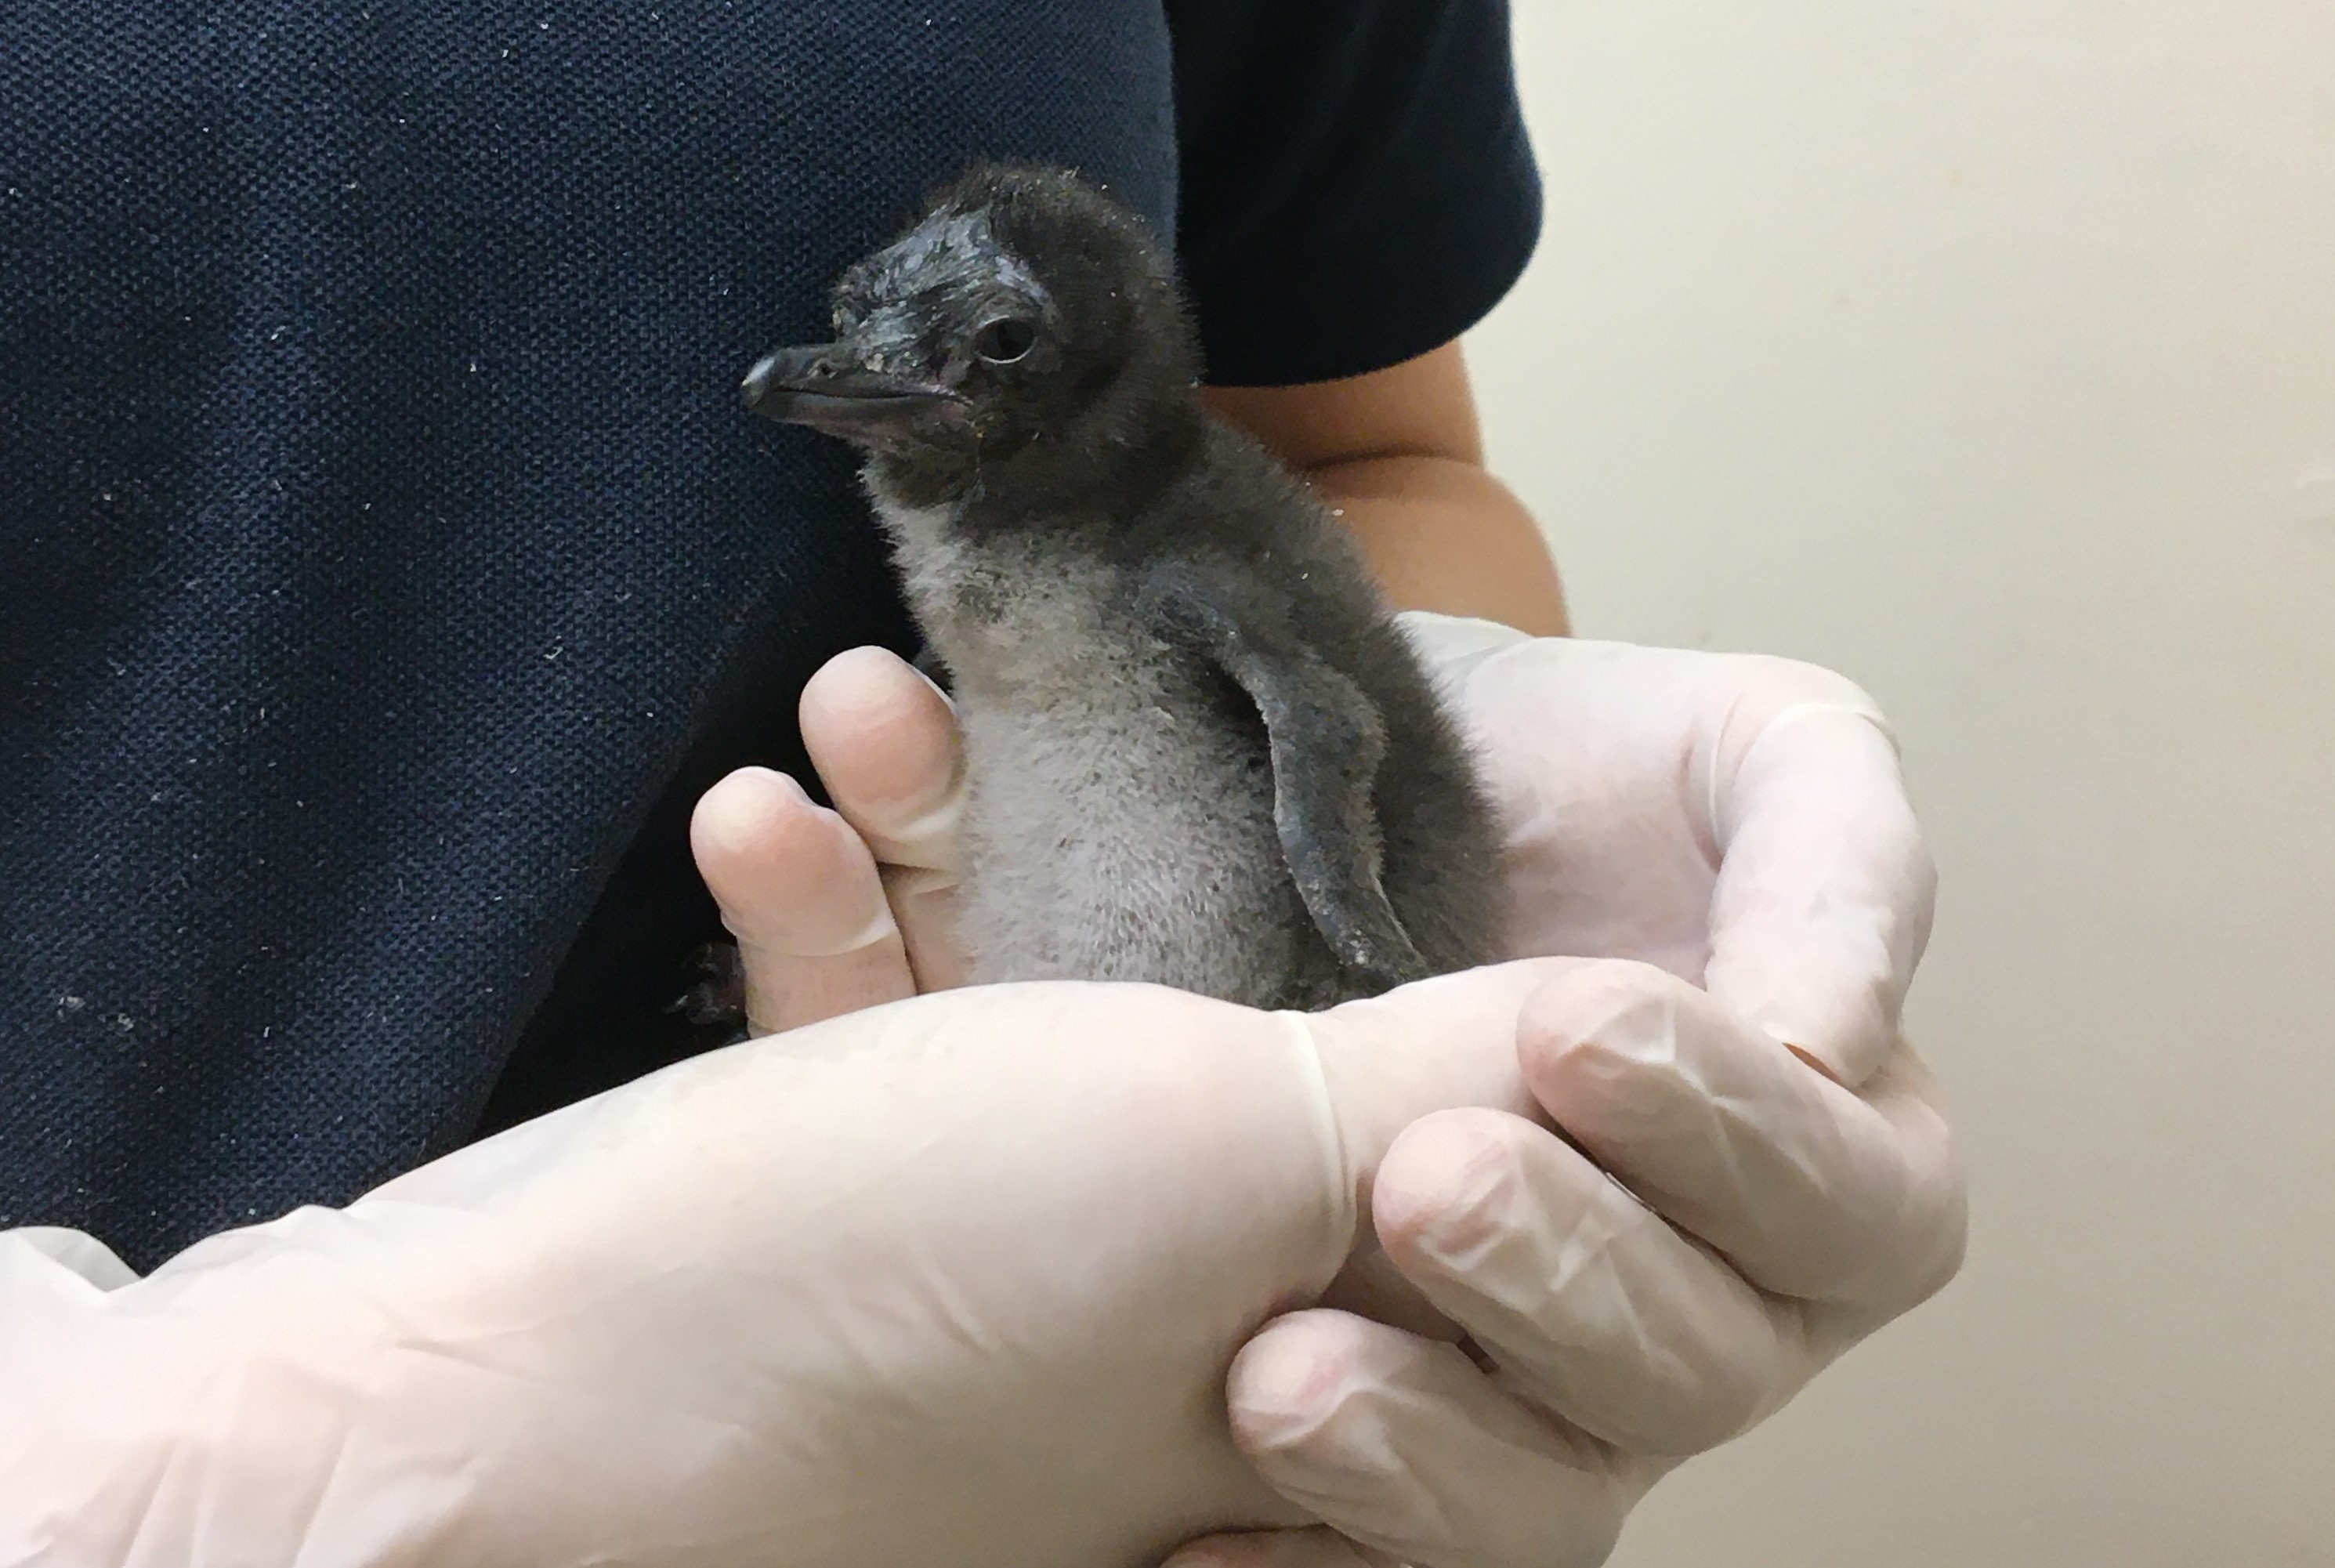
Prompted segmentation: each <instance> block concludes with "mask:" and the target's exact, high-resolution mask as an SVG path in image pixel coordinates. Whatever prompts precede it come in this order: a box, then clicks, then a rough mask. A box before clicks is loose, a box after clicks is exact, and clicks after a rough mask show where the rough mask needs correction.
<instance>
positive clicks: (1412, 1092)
mask: <svg viewBox="0 0 2335 1568" xmlns="http://www.w3.org/2000/svg"><path fill="white" fill-rule="evenodd" d="M1580 962H1581V961H1580V960H1577V959H1565V958H1536V959H1526V960H1523V961H1520V962H1517V963H1501V964H1494V965H1491V966H1489V967H1487V968H1483V969H1472V970H1468V971H1465V972H1463V973H1458V974H1447V975H1440V976H1438V977H1437V978H1435V979H1432V980H1424V981H1419V982H1417V983H1415V984H1411V985H1405V986H1400V987H1399V988H1397V989H1396V990H1393V991H1390V992H1387V993H1386V994H1385V995H1383V996H1377V997H1372V998H1370V999H1369V1000H1367V1001H1363V1002H1348V1003H1346V1004H1345V1005H1344V1006H1342V1007H1337V1008H1332V1009H1331V1010H1330V1011H1327V1012H1321V1013H1314V1014H1311V1015H1308V1016H1307V1017H1306V1020H1305V1022H1306V1026H1307V1028H1308V1030H1309V1031H1311V1033H1312V1034H1313V1041H1314V1046H1315V1050H1316V1051H1317V1053H1318V1054H1319V1056H1320V1059H1321V1063H1322V1074H1323V1084H1324V1088H1325V1091H1326V1093H1327V1094H1328V1097H1329V1103H1330V1110H1331V1115H1332V1118H1333V1121H1334V1124H1335V1127H1336V1129H1337V1141H1338V1151H1339V1157H1340V1160H1341V1162H1342V1171H1341V1175H1340V1180H1341V1182H1342V1185H1343V1187H1344V1189H1345V1190H1346V1191H1348V1192H1350V1193H1351V1194H1352V1195H1353V1196H1354V1199H1355V1201H1356V1203H1357V1204H1358V1205H1359V1209H1358V1213H1360V1214H1361V1215H1367V1214H1369V1213H1370V1193H1371V1182H1372V1180H1373V1179H1374V1177H1375V1176H1376V1174H1377V1171H1378V1167H1379V1164H1380V1162H1381V1160H1382V1159H1384V1158H1385V1157H1386V1152H1387V1150H1388V1149H1389V1148H1390V1147H1391V1146H1392V1145H1393V1143H1394V1140H1395V1138H1396V1137H1397V1135H1399V1134H1400V1133H1401V1131H1402V1130H1403V1128H1407V1127H1409V1126H1410V1124H1411V1123H1412V1122H1414V1121H1417V1120H1418V1119H1419V1118H1421V1117H1423V1116H1427V1115H1429V1114H1431V1113H1433V1112H1435V1111H1439V1110H1449V1109H1454V1108H1462V1107H1472V1108H1481V1109H1487V1110H1505V1111H1508V1112H1510V1113H1512V1114H1515V1115H1517V1116H1524V1117H1534V1118H1540V1117H1541V1115H1542V1113H1541V1111H1540V1108H1539V1106H1538V1104H1537V1102H1536V1101H1535V1100H1534V1099H1533V1098H1532V1095H1531V1093H1530V1091H1529V1090H1528V1089H1526V1087H1525V1083H1524V1079H1523V1075H1522V1072H1521V1070H1520V1069H1519V1068H1518V1066H1517V1059H1516V1021H1517V1019H1518V1016H1519V1015H1520V1014H1521V1012H1522V1011H1523V1009H1524V1004H1525V1001H1526V998H1527V997H1529V996H1531V995H1532V994H1533V992H1536V991H1537V990H1539V989H1540V988H1541V987H1542V986H1543V985H1545V984H1546V983H1548V982H1550V981H1551V980H1552V979H1554V978H1555V977H1556V976H1557V975H1558V974H1560V973H1564V972H1565V970H1567V969H1569V968H1571V967H1574V965H1577V964H1578V963H1580ZM1543 1119H1545V1118H1543Z"/></svg>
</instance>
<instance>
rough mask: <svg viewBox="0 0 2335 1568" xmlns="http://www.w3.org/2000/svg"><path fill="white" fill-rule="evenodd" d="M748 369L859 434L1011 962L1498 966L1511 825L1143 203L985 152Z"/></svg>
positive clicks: (988, 918) (1375, 983) (1287, 989)
mask: <svg viewBox="0 0 2335 1568" xmlns="http://www.w3.org/2000/svg"><path fill="white" fill-rule="evenodd" d="M834 304H835V320H834V326H835V334H836V337H835V341H834V342H832V343H828V344H818V345H814V346H810V347H803V348H790V349H782V350H780V351H779V352H778V353H773V354H771V355H770V356H769V357H768V358H766V359H764V360H762V361H761V363H758V364H756V365H755V366H754V368H753V370H752V371H751V373H750V374H749V375H748V376H747V378H746V384H745V395H746V401H747V402H748V403H749V405H750V406H751V407H752V408H753V409H754V410H755V411H758V412H760V413H763V414H766V415H768V416H769V417H770V418H772V419H776V420H780V421H789V422H793V423H798V424H804V425H809V426H811V427H812V428H814V429H818V430H821V431H828V432H829V433H831V434H833V435H837V436H839V437H842V438H843V439H845V440H849V441H852V442H854V443H855V444H857V445H858V446H859V447H861V448H862V449H863V450H865V451H866V453H867V466H866V468H865V469H864V470H863V475H862V478H863V480H864V482H865V484H866V487H867V493H868V496H869V498H870V499H871V500H872V501H873V502H874V505H875V508H876V513H877V517H878V518H879V519H880V520H881V521H882V524H883V526H884V528H885V529H886V530H887V533H888V535H889V537H890V540H891V543H892V547H893V552H894V557H895V559H896V562H897V564H898V566H899V569H900V573H901V576H902V578H903V580H904V582H905V584H906V590H907V594H908V598H909V602H910V605H911V607H912V608H913V609H914V611H915V613H916V618H917V621H918V623H919V624H920V625H921V626H922V628H923V631H924V633H925V637H926V639H927V641H928V642H929V644H931V646H932V648H933V649H934V650H935V652H936V653H938V654H939V656H940V658H941V660H942V661H943V662H944V663H945V666H946V669H947V671H948V673H949V675H950V678H951V683H952V690H953V694H954V697H955V699H956V702H957V709H958V713H959V716H960V718H961V720H962V721H963V724H964V743H965V756H966V766H967V801H966V816H965V818H964V854H965V868H964V891H963V895H962V901H961V909H962V918H963V929H964V939H965V942H966V944H967V947H968V950H969V952H970V953H971V955H972V959H973V963H974V975H975V978H976V979H979V980H983V981H996V980H1022V979H1042V978H1068V979H1090V980H1142V981H1152V982H1159V983H1162V984H1167V985H1173V986H1178V987H1181V988H1183V989H1186V990H1189V991H1196V992H1204V993H1206V994H1210V995H1215V996H1219V997H1223V998H1226V999H1227V1000H1230V1001H1235V1002H1246V1003H1249V1004H1252V1005H1255V1006H1262V1007H1299V1008H1317V1007H1323V1006H1327V1005H1329V1004H1331V1003H1333V1002H1339V1001H1342V1000H1344V999H1346V998H1349V997H1352V996H1357V995H1362V994H1367V993H1371V992H1377V991H1381V990H1383V989H1385V988H1386V987H1388V986H1390V985H1392V984H1395V983H1397V982H1401V981H1405V980H1410V979H1415V978H1418V977H1420V976H1422V975H1426V974H1429V973H1442V972H1445V971H1448V970H1453V969H1459V968H1465V967H1467V966H1468V965H1470V964H1475V963H1483V962H1486V961H1487V960H1488V959H1490V958H1491V957H1492V956H1493V955H1494V941H1495V934H1496V932H1497V926H1498V922H1499V915H1500V905H1499V896H1500V895H1499V887H1500V877H1499V872H1498V866H1497V843H1496V839H1495V836H1494V832H1493V828H1492V823H1491V816H1490V812H1489V810H1488V808H1487V806H1486V804H1485V801H1484V798H1483V794H1482V791H1481V789H1480V788H1479V787H1478V783H1477V781H1476V779H1475V777H1474V773H1473V771H1472V769H1471V767H1470V764H1469V760H1468V755H1467V753H1466V750H1465V749H1464V747H1463V744H1462V742H1461V740H1460V738H1459V736H1458V733H1457V731H1456V730H1455V729H1454V727H1453V726H1452V725H1451V723H1450V722H1449V721H1448V719H1447V718H1446V717H1445V715H1444V714H1443V712H1442V711H1441V710H1440V708H1439V706H1438V703H1437V700H1436V696H1435V693H1434V692H1433V690H1432V688H1431V686H1430V684H1429V680H1428V678H1427V676H1426V675H1425V673H1423V672H1422V671H1421V669H1420V667H1419V663H1418V662H1417V660H1416V659H1415V658H1414V657H1413V655H1412V653H1411V651H1410V646H1409V645H1408V644H1406V643H1405V642H1404V640H1403V638H1402V636H1401V634H1400V633H1399V632H1398V631H1397V630H1396V628H1395V626H1394V625H1393V624H1392V622H1391V620H1390V617H1389V613H1388V611H1387V609H1386V606H1385V605H1384V604H1383V602H1382V601H1381V598H1380V596H1379V595H1378V593H1377V590H1376V589H1375V588H1374V586H1372V585H1371V581H1370V579H1369V577H1368V576H1366V574H1365V572H1364V570H1363V567H1362V565H1361V560H1360V558H1359V557H1358V556H1357V555H1356V553H1355V551H1354V549H1353V547H1352V545H1351V544H1350V543H1349V542H1348V540H1347V538H1346V537H1345V534H1344V532H1343V530H1342V528H1340V526H1339V525H1338V524H1337V523H1336V522H1334V521H1333V520H1332V518H1330V517H1329V516H1328V514H1327V513H1326V512H1325V510H1324V509H1323V507H1322V506H1321V505H1320V503H1318V502H1317V501H1316V500H1315V499H1314V498H1313V496H1312V495H1311V494H1310V493H1309V492H1308V491H1307V490H1306V489H1305V488H1304V487H1303V484H1301V483H1300V482H1299V481H1298V479H1296V478H1295V477H1294V476H1293V475H1292V474H1291V473H1289V472H1288V471H1287V470H1286V469H1284V468H1283V467H1281V465H1280V464H1279V463H1277V462H1276V461H1275V460H1274V459H1273V458H1272V457H1270V456H1269V455H1268V454H1267V453H1266V452H1265V451H1264V449H1263V448H1261V447H1259V446H1258V445H1257V444H1256V443H1255V442H1254V441H1253V440H1250V439H1249V438H1247V437H1246V436H1245V435H1243V434H1241V433H1239V432H1237V431H1234V430H1232V429H1230V428H1228V427H1227V426H1226V425H1224V424H1222V423H1220V422H1218V421H1216V420H1214V419H1212V418H1210V417H1209V416H1208V415H1207V414H1206V411H1204V410H1203V408H1202V406H1201V404H1200V402H1199V399H1198V396H1197V368H1198V350H1197V344H1196V341H1195V337H1194V334H1193V332H1192V329H1191V326H1190V324H1189V321H1188V319H1187V314H1186V312H1185V309H1184V307H1183V304H1182V301H1181V299H1180V297H1179V296H1178V294H1177V287H1176V284H1175V279H1174V276H1173V274H1172V271H1171V269H1170V266H1169V264H1168V261H1167V260H1166V259H1165V257H1164V256H1163V255H1162V254H1161V251H1160V248H1159V247H1158V246H1157V245H1156V244H1155V242H1154V241H1153V239H1152V237H1150V235H1149V234H1148V231H1147V230H1146V228H1145V227H1144V226H1143V224H1142V223H1141V222H1140V220H1139V219H1138V218H1135V217H1134V216H1133V215H1132V214H1130V213H1129V212H1128V211H1127V210H1125V209H1124V208H1121V207H1120V206H1119V204H1118V203H1116V202H1115V201H1113V200H1112V199H1110V198H1109V197H1108V196H1106V195H1105V194H1103V193H1102V192H1100V191H1098V190H1096V189H1093V188H1092V187H1090V186H1089V185H1087V184H1085V183H1083V182H1081V181H1080V180H1079V179H1076V178H1075V177H1073V176H1071V175H1069V174H1065V173H1061V172H1055V171H1049V170H1041V169H1002V168H984V169H978V170H975V171H974V173H973V174H971V175H969V176H967V177H966V178H965V179H963V180H961V181H959V182H958V183H957V184H956V185H954V187H952V188H951V189H948V190H947V191H945V193H944V194H943V195H941V196H940V197H939V198H937V199H936V200H935V202H934V203H933V204H932V206H931V208H930V209H929V210H928V211H927V213H926V214H925V217H924V218H922V219H921V220H920V221H918V222H917V223H916V225H915V227H912V228H910V229H909V230H908V231H907V232H906V234H905V235H903V236H902V237H900V238H899V239H898V240H896V241H895V242H894V243H893V244H891V245H889V246H887V247H885V248H884V249H882V250H879V251H877V253H876V254H874V255H873V256H868V257H867V259H865V260H864V261H861V262H859V263H858V264H857V265H856V266H853V267H852V268H850V270H849V271H848V272H847V273H846V274H845V275H844V276H843V277H842V279H841V280H840V282H839V283H838V285H837V286H836V290H835V301H834Z"/></svg>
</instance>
